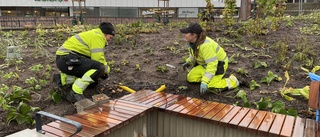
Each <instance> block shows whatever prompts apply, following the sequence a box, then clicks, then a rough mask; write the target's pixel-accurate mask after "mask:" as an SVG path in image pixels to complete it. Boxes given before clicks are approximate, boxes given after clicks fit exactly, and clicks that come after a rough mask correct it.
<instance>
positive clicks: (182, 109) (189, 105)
mask: <svg viewBox="0 0 320 137" xmlns="http://www.w3.org/2000/svg"><path fill="white" fill-rule="evenodd" d="M201 102H202V101H201V100H199V99H196V98H192V99H190V100H188V101H187V102H185V103H184V104H182V105H180V106H179V107H177V108H175V109H174V110H172V111H173V112H178V113H180V114H186V113H188V112H189V111H191V110H192V109H193V108H195V107H196V106H198V105H200V104H201Z"/></svg>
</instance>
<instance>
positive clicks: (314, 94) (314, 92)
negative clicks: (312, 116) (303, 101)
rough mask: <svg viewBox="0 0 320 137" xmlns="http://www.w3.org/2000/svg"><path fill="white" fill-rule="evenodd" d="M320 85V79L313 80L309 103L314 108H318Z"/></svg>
mask: <svg viewBox="0 0 320 137" xmlns="http://www.w3.org/2000/svg"><path fill="white" fill-rule="evenodd" d="M319 87H320V82H319V81H311V83H310V92H309V101H308V105H309V107H311V108H313V109H318V104H319Z"/></svg>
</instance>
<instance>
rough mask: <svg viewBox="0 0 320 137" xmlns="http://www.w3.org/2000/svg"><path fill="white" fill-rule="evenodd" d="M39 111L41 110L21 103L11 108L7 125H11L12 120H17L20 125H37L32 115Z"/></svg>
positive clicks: (7, 117)
mask: <svg viewBox="0 0 320 137" xmlns="http://www.w3.org/2000/svg"><path fill="white" fill-rule="evenodd" d="M39 110H40V108H38V107H31V106H29V105H27V104H26V103H24V102H20V103H19V105H18V106H17V107H9V109H8V114H7V116H6V121H7V125H9V124H10V122H11V121H12V120H15V121H16V122H17V123H18V124H20V125H21V124H23V123H28V124H35V121H34V120H33V119H32V117H31V114H32V113H34V112H36V111H39Z"/></svg>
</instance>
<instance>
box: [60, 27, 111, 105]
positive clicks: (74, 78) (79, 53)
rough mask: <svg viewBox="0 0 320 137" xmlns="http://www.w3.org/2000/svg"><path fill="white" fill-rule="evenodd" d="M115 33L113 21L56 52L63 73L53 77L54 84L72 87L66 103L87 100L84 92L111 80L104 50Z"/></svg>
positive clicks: (74, 39)
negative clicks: (99, 81) (105, 80)
mask: <svg viewBox="0 0 320 137" xmlns="http://www.w3.org/2000/svg"><path fill="white" fill-rule="evenodd" d="M115 34H116V33H115V29H114V27H113V25H112V24H111V23H110V22H102V23H100V25H99V28H96V29H92V30H89V31H86V32H81V33H79V34H76V35H74V36H72V37H70V38H68V40H66V41H65V42H64V43H63V45H62V46H61V47H60V48H59V49H58V50H57V51H56V65H57V67H58V69H59V70H60V71H61V73H60V74H55V75H54V82H55V84H57V85H58V86H65V85H71V84H72V90H71V91H68V92H67V93H65V98H66V99H67V100H69V101H70V102H77V101H80V100H82V99H84V98H85V97H84V96H83V92H84V91H85V90H86V88H87V87H88V86H89V85H90V84H97V83H98V79H99V78H102V79H106V78H108V73H109V72H110V67H109V66H108V64H107V62H106V59H105V56H104V48H105V47H106V46H107V45H108V41H110V40H111V39H112V38H113V37H114V36H115ZM61 94H62V93H61ZM62 96H64V95H62Z"/></svg>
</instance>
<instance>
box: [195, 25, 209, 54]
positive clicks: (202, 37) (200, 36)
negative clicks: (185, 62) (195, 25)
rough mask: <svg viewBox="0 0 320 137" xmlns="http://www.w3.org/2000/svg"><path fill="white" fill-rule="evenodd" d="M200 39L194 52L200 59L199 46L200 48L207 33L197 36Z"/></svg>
mask: <svg viewBox="0 0 320 137" xmlns="http://www.w3.org/2000/svg"><path fill="white" fill-rule="evenodd" d="M197 35H198V38H197V42H196V46H195V48H194V49H193V50H194V56H195V57H196V58H197V57H198V53H199V49H198V46H200V45H201V44H202V43H203V42H204V41H205V40H206V37H207V32H206V31H205V30H203V31H202V32H201V33H200V34H197Z"/></svg>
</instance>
